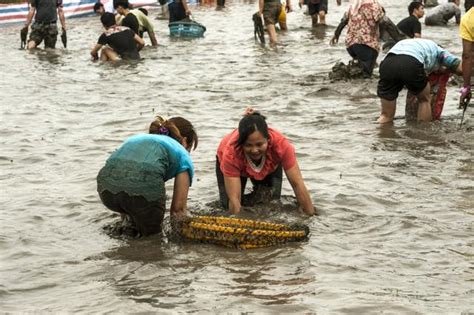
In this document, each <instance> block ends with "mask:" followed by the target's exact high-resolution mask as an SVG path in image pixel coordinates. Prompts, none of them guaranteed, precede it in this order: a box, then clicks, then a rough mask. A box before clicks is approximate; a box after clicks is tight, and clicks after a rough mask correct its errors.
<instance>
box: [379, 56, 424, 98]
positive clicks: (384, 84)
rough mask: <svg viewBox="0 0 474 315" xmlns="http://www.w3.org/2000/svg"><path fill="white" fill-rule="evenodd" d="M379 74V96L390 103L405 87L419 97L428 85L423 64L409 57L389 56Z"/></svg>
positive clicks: (382, 64) (381, 65)
mask: <svg viewBox="0 0 474 315" xmlns="http://www.w3.org/2000/svg"><path fill="white" fill-rule="evenodd" d="M379 73H380V79H379V83H378V85H377V95H378V96H379V97H380V98H383V99H386V100H389V101H393V100H395V99H396V98H397V97H398V93H399V92H400V91H401V90H402V89H403V87H404V86H406V87H407V89H408V90H409V91H410V92H412V93H413V94H415V95H417V94H419V93H420V92H421V91H423V89H424V88H425V87H426V84H427V83H428V78H427V77H426V74H425V70H424V67H423V64H422V63H421V62H419V61H418V60H417V59H416V58H415V57H412V56H408V55H396V54H388V55H387V57H385V59H384V60H383V61H382V63H381V64H380V67H379Z"/></svg>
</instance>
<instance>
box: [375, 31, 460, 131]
mask: <svg viewBox="0 0 474 315" xmlns="http://www.w3.org/2000/svg"><path fill="white" fill-rule="evenodd" d="M435 71H438V72H440V71H441V72H448V71H449V72H455V73H457V74H462V70H461V59H460V58H458V57H455V56H453V55H452V54H451V53H449V52H448V51H446V50H445V49H443V48H441V47H440V46H438V45H437V44H436V43H435V42H434V41H432V40H428V39H421V38H414V39H404V40H401V41H399V42H398V43H396V44H395V45H394V46H393V47H392V48H391V49H390V50H389V51H388V53H387V55H386V56H385V58H384V59H383V60H382V62H381V63H380V67H379V73H380V79H379V82H378V85H377V95H378V96H379V98H380V101H381V114H380V117H379V118H378V120H377V122H379V123H381V124H384V123H389V122H392V121H393V118H394V116H395V111H396V105H397V98H398V93H399V92H400V91H401V90H402V89H403V87H405V86H406V87H407V89H408V90H409V91H410V92H411V93H413V94H414V95H416V98H417V99H418V111H417V120H418V121H431V120H432V112H431V102H430V101H431V99H430V97H431V95H430V92H431V88H430V84H429V82H428V77H427V74H430V73H432V72H435Z"/></svg>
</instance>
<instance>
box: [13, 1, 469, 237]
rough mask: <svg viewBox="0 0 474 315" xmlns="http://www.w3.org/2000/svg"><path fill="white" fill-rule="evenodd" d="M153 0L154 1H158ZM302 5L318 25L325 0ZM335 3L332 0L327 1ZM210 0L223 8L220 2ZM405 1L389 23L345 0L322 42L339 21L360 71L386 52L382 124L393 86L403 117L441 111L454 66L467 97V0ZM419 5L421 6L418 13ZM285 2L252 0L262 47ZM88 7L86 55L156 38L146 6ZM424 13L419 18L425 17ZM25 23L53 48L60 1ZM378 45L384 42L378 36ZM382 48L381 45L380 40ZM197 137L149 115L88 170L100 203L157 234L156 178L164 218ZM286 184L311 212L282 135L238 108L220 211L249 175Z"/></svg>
mask: <svg viewBox="0 0 474 315" xmlns="http://www.w3.org/2000/svg"><path fill="white" fill-rule="evenodd" d="M160 3H161V2H160ZM161 4H162V6H166V7H167V8H168V10H167V14H168V15H169V21H170V23H171V22H175V21H181V20H183V19H186V18H187V17H189V15H190V14H191V12H190V9H189V7H188V5H187V3H186V1H184V0H170V1H169V3H168V2H166V1H164V2H163V3H161ZM298 4H299V5H300V6H303V5H306V6H307V9H308V14H309V15H310V16H311V23H312V26H314V27H316V26H319V25H324V24H325V23H326V22H325V18H326V14H327V13H328V0H299V3H298ZM336 4H337V5H342V3H341V0H336ZM218 5H220V6H224V5H225V2H224V1H223V0H221V1H218ZM460 5H461V3H460V0H448V2H447V3H443V4H438V2H437V1H436V0H431V1H430V0H424V1H413V2H411V3H409V4H408V6H407V12H408V14H407V17H406V18H404V19H402V20H401V21H398V23H397V24H395V23H394V22H392V20H391V19H390V18H389V17H388V16H387V14H386V11H385V9H384V8H383V6H382V5H380V3H379V2H378V1H377V0H350V1H349V6H348V10H346V11H345V13H344V16H343V17H342V19H341V22H340V24H339V25H338V27H337V28H336V30H335V33H334V36H333V37H332V38H331V40H330V43H329V44H330V45H336V44H337V43H338V40H339V37H340V35H341V33H342V31H343V29H344V28H345V27H347V32H346V35H345V46H346V50H347V52H348V54H349V55H350V56H351V57H352V58H353V63H352V64H353V65H356V66H357V67H359V68H360V70H361V71H362V73H363V74H364V77H367V78H369V77H371V76H373V70H374V67H375V66H376V60H377V58H378V56H379V52H380V50H381V49H382V50H384V51H385V52H386V54H385V56H384V58H383V59H382V61H381V62H380V65H379V79H378V84H377V95H378V97H379V98H380V103H381V114H380V117H379V118H378V122H379V123H381V124H386V123H390V122H392V121H393V119H394V116H395V109H396V101H397V98H398V96H399V93H400V91H401V90H402V89H403V88H404V87H406V88H407V90H408V93H407V101H406V116H407V117H408V116H409V113H411V115H412V117H413V118H414V119H416V120H418V121H431V120H433V119H439V118H440V116H441V111H442V107H443V104H444V99H445V96H446V83H447V81H448V79H449V77H450V76H451V75H452V74H453V73H456V74H458V75H461V76H462V78H463V85H462V88H461V90H460V98H459V104H460V106H462V107H464V109H465V108H466V106H467V104H468V103H469V101H470V97H471V74H472V71H471V68H472V65H473V63H472V52H473V49H474V46H473V43H474V9H471V7H472V6H473V5H474V0H466V1H465V2H464V9H465V13H464V14H462V12H461V9H460ZM425 7H429V8H430V10H429V11H428V12H427V13H426V12H425ZM291 10H292V3H291V1H290V0H286V1H285V2H283V3H282V2H281V1H280V0H259V2H258V14H259V15H260V16H261V17H262V18H263V21H264V25H265V27H266V30H267V32H268V36H269V38H270V45H275V44H276V43H277V32H276V27H275V26H276V25H277V24H278V25H279V27H280V29H281V30H286V29H287V26H286V15H285V14H286V13H287V12H290V11H291ZM94 12H96V13H97V14H98V15H100V21H101V22H102V25H103V27H104V32H103V34H101V35H100V37H99V38H98V40H97V44H96V45H95V46H94V48H93V49H92V51H91V56H92V58H93V59H94V60H97V59H100V60H102V61H107V60H119V59H139V58H140V54H139V51H140V49H141V48H142V47H143V46H144V45H145V41H144V39H143V35H144V33H147V34H148V37H149V39H150V41H151V45H152V46H156V45H157V44H158V43H157V39H156V36H155V31H154V27H153V22H152V21H151V20H150V18H149V17H148V12H147V10H145V9H143V8H138V9H134V8H131V6H130V4H129V3H128V1H127V0H114V1H113V2H111V6H110V7H105V6H104V5H103V4H102V3H100V2H97V3H96V4H95V6H94ZM425 15H426V16H425ZM424 16H425V20H424V21H425V25H426V26H432V25H436V26H443V25H447V24H448V23H449V21H451V20H453V21H454V23H456V24H459V34H460V37H461V39H462V57H461V58H460V57H457V56H454V55H452V54H451V53H450V52H448V51H447V50H446V49H444V48H442V47H441V46H439V45H438V44H437V43H436V42H435V41H433V40H429V39H424V38H423V35H422V34H423V32H422V24H421V23H420V19H421V18H422V17H424ZM33 18H34V23H33V24H32V27H31V33H30V37H29V39H28V43H27V48H28V49H33V48H35V47H37V46H38V45H39V44H40V43H41V42H42V41H43V40H44V42H45V47H48V48H54V47H55V44H56V40H57V35H58V30H57V26H56V21H57V19H58V18H59V21H60V23H61V26H62V29H63V33H64V34H65V32H66V20H65V18H64V13H63V10H62V0H39V1H38V0H30V10H29V12H28V17H27V20H26V23H25V26H24V28H23V30H22V34H23V33H24V30H25V29H26V30H28V28H29V26H30V24H31V23H32V21H33ZM381 43H383V46H382V44H381ZM381 46H382V47H381ZM197 145H198V135H197V132H196V130H195V129H194V126H193V125H192V123H191V122H189V121H188V120H186V119H185V118H183V117H172V118H169V119H164V118H163V117H160V116H158V117H157V118H156V119H155V120H154V121H153V122H152V123H151V125H150V127H149V133H148V134H140V135H136V136H132V137H130V138H128V139H127V140H126V141H125V142H124V143H123V144H122V145H121V146H120V147H119V148H118V149H117V150H116V151H115V152H114V153H113V154H112V155H111V156H110V157H109V158H108V159H107V161H106V163H105V166H104V167H103V168H102V169H101V170H100V172H99V174H98V176H97V185H98V192H99V195H100V198H101V200H102V202H103V203H104V205H105V206H106V207H107V208H109V209H111V210H112V211H115V212H118V213H120V214H121V215H122V217H123V218H124V219H125V218H128V219H130V220H131V221H132V222H133V223H134V224H135V226H136V228H137V230H138V231H139V233H140V234H141V235H150V234H154V233H159V232H160V231H161V225H162V222H163V217H164V214H165V209H166V205H165V199H166V194H165V182H166V181H167V180H169V179H172V178H174V188H173V194H172V200H171V206H170V214H171V217H172V218H173V219H177V218H178V219H179V218H180V217H181V216H185V215H186V208H187V207H186V203H187V197H188V191H189V187H190V186H191V184H192V182H193V178H194V167H193V163H192V159H191V156H190V152H191V150H194V149H196V147H197ZM283 172H284V173H285V174H286V177H287V179H288V181H289V182H290V184H291V187H292V188H293V191H294V193H295V196H296V199H297V201H298V205H299V208H300V210H301V211H302V212H303V213H306V214H308V215H314V214H315V213H316V209H315V207H314V206H313V202H312V200H311V196H310V194H309V193H308V190H307V188H306V185H305V183H304V181H303V176H302V174H301V172H300V169H299V166H298V162H297V159H296V153H295V149H294V147H293V145H292V144H291V143H290V142H289V141H288V139H287V138H286V137H285V136H284V135H283V134H282V133H280V132H279V131H277V130H276V129H274V128H272V127H269V126H268V125H267V123H266V119H265V117H264V116H263V115H262V114H260V113H259V112H257V111H255V110H253V109H252V108H248V109H246V111H245V113H244V115H243V118H242V119H241V120H240V122H239V125H238V127H237V128H236V129H235V130H234V131H233V132H231V133H230V134H228V135H227V136H225V137H224V138H223V139H222V141H221V142H220V145H219V146H218V148H217V149H216V179H217V183H218V190H219V198H220V202H221V205H222V207H223V208H224V209H228V211H229V212H230V213H232V214H236V213H239V212H240V210H241V208H242V205H243V203H244V202H243V199H244V198H243V196H244V190H245V186H246V183H247V180H248V179H250V181H251V183H252V185H253V189H254V192H256V191H259V190H260V189H264V190H266V191H267V193H268V197H269V199H278V198H279V197H280V195H281V187H282V174H283Z"/></svg>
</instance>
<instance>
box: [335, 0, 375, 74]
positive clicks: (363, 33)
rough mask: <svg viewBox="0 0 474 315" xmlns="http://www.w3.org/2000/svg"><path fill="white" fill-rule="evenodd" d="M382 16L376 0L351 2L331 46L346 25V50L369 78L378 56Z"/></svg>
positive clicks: (354, 0)
mask: <svg viewBox="0 0 474 315" xmlns="http://www.w3.org/2000/svg"><path fill="white" fill-rule="evenodd" d="M383 16H384V12H383V8H382V6H381V5H380V4H379V3H378V2H377V0H351V3H350V6H349V10H348V11H347V12H346V13H345V15H344V17H343V19H342V20H341V23H340V24H339V26H338V27H337V29H336V31H335V33H334V36H333V38H332V39H331V41H330V44H331V45H335V44H337V42H338V40H339V36H340V34H341V32H342V29H343V28H344V26H345V25H348V30H347V35H346V49H347V52H348V53H349V55H351V57H352V58H354V59H355V60H357V61H358V62H359V63H360V64H361V66H362V70H363V71H364V74H365V75H366V76H371V75H372V72H373V70H374V67H375V62H376V60H377V56H378V54H379V48H380V43H379V38H380V33H379V25H378V24H379V22H380V21H381V20H382V18H383Z"/></svg>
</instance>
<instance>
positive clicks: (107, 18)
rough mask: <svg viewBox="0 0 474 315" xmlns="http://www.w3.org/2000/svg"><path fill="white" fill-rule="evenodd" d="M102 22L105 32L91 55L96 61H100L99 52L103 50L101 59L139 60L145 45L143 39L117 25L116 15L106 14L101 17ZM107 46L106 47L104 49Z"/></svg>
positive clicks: (126, 28)
mask: <svg viewBox="0 0 474 315" xmlns="http://www.w3.org/2000/svg"><path fill="white" fill-rule="evenodd" d="M100 21H101V22H102V25H103V26H104V28H105V32H104V33H103V34H102V35H101V36H100V37H99V40H98V41H97V44H96V45H95V46H94V48H92V50H91V55H92V58H93V59H94V60H97V59H99V50H101V48H102V51H101V55H100V59H101V60H102V61H107V60H112V61H115V60H119V59H120V58H122V59H124V60H129V59H132V60H138V59H140V54H139V53H138V50H139V48H142V47H143V46H144V45H145V42H144V41H143V38H141V37H140V36H138V35H137V34H135V33H134V32H133V31H132V30H131V29H129V28H128V27H125V26H118V25H117V24H116V23H115V15H114V14H113V13H109V12H106V13H104V14H103V15H102V16H101V17H100ZM104 45H107V46H106V47H103V46H104Z"/></svg>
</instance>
